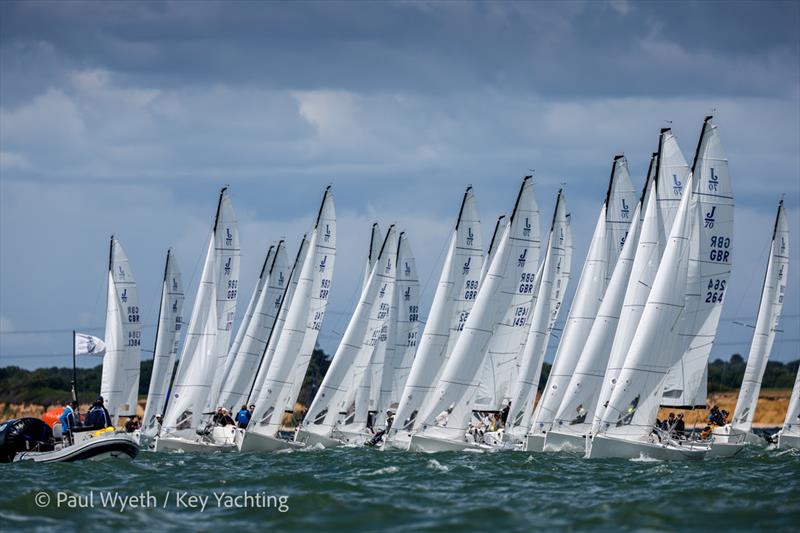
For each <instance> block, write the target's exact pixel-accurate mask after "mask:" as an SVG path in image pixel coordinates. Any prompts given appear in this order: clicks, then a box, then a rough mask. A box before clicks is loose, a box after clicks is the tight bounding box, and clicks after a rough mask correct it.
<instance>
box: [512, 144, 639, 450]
mask: <svg viewBox="0 0 800 533" xmlns="http://www.w3.org/2000/svg"><path fill="white" fill-rule="evenodd" d="M634 198H635V192H634V189H633V185H632V184H631V179H630V174H629V172H628V162H627V161H626V160H625V156H622V155H618V156H615V157H614V160H613V161H612V164H611V175H610V177H609V180H608V189H607V192H606V197H605V199H604V201H603V205H602V207H601V209H600V215H599V217H598V220H597V225H596V227H595V231H594V235H593V236H592V241H591V243H590V245H589V253H588V254H587V256H586V262H585V263H584V265H583V271H582V272H581V277H580V280H579V281H578V287H577V289H576V290H575V296H574V297H573V299H572V306H571V308H570V312H569V316H568V317H567V322H566V324H565V326H564V332H563V334H562V335H561V342H560V343H559V345H558V349H557V350H556V355H555V358H554V359H553V366H552V368H551V369H550V374H549V376H548V378H547V384H546V385H545V388H544V390H543V392H542V398H541V400H540V401H539V405H537V406H536V410H535V412H534V414H533V421H532V423H528V424H526V425H529V426H530V429H531V432H530V434H529V435H528V437H527V448H528V449H530V450H534V451H541V450H542V448H543V446H544V439H545V434H546V432H547V431H549V430H550V429H551V427H552V424H553V420H554V419H555V415H556V411H557V410H558V408H559V406H560V405H561V400H562V398H563V397H564V391H565V390H566V387H567V384H568V383H569V380H570V377H571V376H572V374H573V372H574V370H575V366H576V365H577V363H578V359H579V358H580V355H581V351H582V350H583V347H584V345H585V344H586V339H587V338H588V336H589V332H590V331H591V328H592V324H593V323H594V319H595V317H596V316H597V311H598V310H599V308H600V304H601V302H602V300H603V293H604V292H605V290H606V287H607V285H608V282H609V280H610V278H611V274H612V272H613V269H614V266H615V265H616V262H617V258H618V257H619V253H620V251H621V250H622V242H623V237H624V235H625V234H626V233H627V231H628V227H629V225H630V221H631V218H630V215H631V212H630V209H631V206H632V205H633V202H634ZM536 386H538V383H537V384H536ZM526 422H527V421H526Z"/></svg>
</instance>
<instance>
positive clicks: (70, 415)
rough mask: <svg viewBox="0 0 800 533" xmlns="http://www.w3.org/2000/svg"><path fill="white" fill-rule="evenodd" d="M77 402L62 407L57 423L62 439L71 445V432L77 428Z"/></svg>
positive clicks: (73, 401)
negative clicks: (59, 426)
mask: <svg viewBox="0 0 800 533" xmlns="http://www.w3.org/2000/svg"><path fill="white" fill-rule="evenodd" d="M77 413H78V402H76V401H75V400H72V401H71V402H70V403H68V404H67V405H65V406H64V410H63V411H62V412H61V416H60V417H58V421H59V422H61V432H62V433H63V435H64V439H66V440H67V441H68V442H70V443H72V430H73V429H74V428H76V427H77V426H78V420H79V419H78V414H77Z"/></svg>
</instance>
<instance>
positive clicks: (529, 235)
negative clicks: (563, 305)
mask: <svg viewBox="0 0 800 533" xmlns="http://www.w3.org/2000/svg"><path fill="white" fill-rule="evenodd" d="M538 212H539V209H538V205H537V203H536V199H535V197H534V193H533V182H532V180H531V178H530V177H529V176H528V177H526V178H525V179H524V180H523V182H522V186H521V187H520V191H519V194H518V196H517V201H516V204H515V206H514V211H513V214H512V215H511V220H510V222H509V223H508V224H507V225H506V226H505V227H504V228H503V229H502V233H501V236H500V237H499V243H498V245H497V248H496V251H495V252H494V254H493V257H492V261H491V266H490V267H489V269H488V270H487V272H486V275H485V277H484V280H483V281H482V286H481V289H480V291H478V296H477V299H476V301H475V305H474V307H473V308H472V311H471V312H470V315H469V318H467V322H466V323H465V325H464V328H463V331H462V332H461V335H460V336H459V339H458V342H457V343H456V346H455V348H454V349H453V353H452V355H451V356H450V358H449V359H448V361H447V364H446V366H445V368H444V370H443V371H442V376H441V378H440V379H439V382H438V384H437V386H436V390H435V391H434V392H433V398H434V399H435V400H434V402H433V403H432V404H431V406H429V407H427V408H426V412H424V413H423V414H422V426H421V429H420V432H419V433H420V434H421V435H423V436H425V437H432V438H434V439H443V440H449V441H455V442H463V441H464V434H465V432H466V431H467V429H468V427H469V424H470V417H471V413H472V410H473V407H474V405H475V402H474V399H475V393H476V392H477V388H478V384H479V378H480V370H481V367H482V366H483V363H484V360H485V359H486V354H487V350H488V347H489V342H490V340H491V339H492V337H493V331H495V332H497V331H498V328H497V326H498V323H500V322H502V323H503V328H502V330H500V331H501V332H502V334H503V335H507V334H509V333H510V332H509V331H508V330H509V329H512V328H515V327H516V328H519V329H520V330H522V331H523V332H524V331H527V330H526V329H525V328H524V326H525V322H526V320H525V319H526V318H527V317H526V316H525V315H526V313H523V314H522V315H521V316H516V314H517V311H516V309H514V308H510V305H509V304H510V303H511V301H512V300H514V299H515V297H517V296H520V295H528V296H530V295H532V293H533V287H534V285H535V281H536V280H535V279H534V276H535V269H536V267H537V265H538V260H539V240H538V238H539V236H538V232H537V233H536V234H534V233H533V231H532V230H533V226H534V225H535V226H536V227H537V228H538V223H536V220H537V219H538ZM520 303H521V304H522V305H520V307H522V308H523V309H524V303H523V302H520ZM515 324H516V326H515ZM495 335H497V333H495ZM509 336H516V335H509ZM508 348H510V347H508ZM518 348H519V342H518V343H517V349H518ZM442 413H448V414H447V415H446V416H444V417H442V416H441V414H442ZM412 444H413V440H412Z"/></svg>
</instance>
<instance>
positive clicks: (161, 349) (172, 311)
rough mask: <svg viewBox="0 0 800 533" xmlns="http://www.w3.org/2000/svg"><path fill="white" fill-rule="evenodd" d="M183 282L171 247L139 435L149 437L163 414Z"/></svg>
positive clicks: (174, 353)
mask: <svg viewBox="0 0 800 533" xmlns="http://www.w3.org/2000/svg"><path fill="white" fill-rule="evenodd" d="M183 300H184V295H183V283H182V279H181V272H180V270H179V269H178V265H177V264H176V262H175V255H174V254H173V253H172V250H168V251H167V262H166V265H165V266H164V280H163V281H162V284H161V305H160V306H159V310H158V324H157V326H156V345H155V350H154V351H153V373H152V375H151V377H150V388H149V390H148V392H147V404H146V405H145V409H144V418H143V421H142V434H143V435H146V436H149V437H153V436H155V435H156V434H157V433H158V431H159V429H160V424H159V423H158V420H156V416H160V417H163V416H164V408H165V407H166V401H167V391H168V389H169V385H170V380H171V379H172V374H173V372H174V370H175V357H176V356H177V354H178V344H179V342H180V337H181V329H182V327H183V323H182V320H183V319H182V313H183Z"/></svg>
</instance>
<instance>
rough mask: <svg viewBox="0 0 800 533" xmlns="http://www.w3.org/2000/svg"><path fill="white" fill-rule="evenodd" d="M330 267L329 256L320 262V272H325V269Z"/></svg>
mask: <svg viewBox="0 0 800 533" xmlns="http://www.w3.org/2000/svg"><path fill="white" fill-rule="evenodd" d="M326 266H328V256H327V255H326V256H325V257H323V258H322V261H320V262H319V271H320V272H325V267H326Z"/></svg>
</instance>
